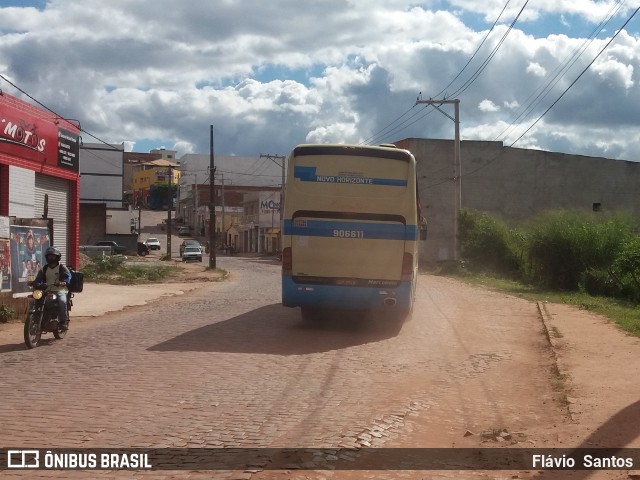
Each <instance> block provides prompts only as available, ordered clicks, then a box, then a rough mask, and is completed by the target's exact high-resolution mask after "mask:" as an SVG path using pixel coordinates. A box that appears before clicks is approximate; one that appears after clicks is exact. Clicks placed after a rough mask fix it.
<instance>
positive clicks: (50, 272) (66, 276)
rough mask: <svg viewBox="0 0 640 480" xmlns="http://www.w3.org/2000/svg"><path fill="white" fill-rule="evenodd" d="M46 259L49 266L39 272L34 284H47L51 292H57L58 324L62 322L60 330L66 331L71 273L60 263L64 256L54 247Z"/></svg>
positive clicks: (46, 253)
mask: <svg viewBox="0 0 640 480" xmlns="http://www.w3.org/2000/svg"><path fill="white" fill-rule="evenodd" d="M44 258H45V259H46V261H47V264H46V265H45V266H44V267H42V268H41V269H40V270H39V271H38V275H37V276H36V279H35V282H34V284H35V285H41V284H46V285H47V286H48V287H49V288H48V290H49V291H50V292H55V294H56V295H58V322H60V328H61V329H62V330H66V329H67V325H68V322H69V317H68V315H67V302H68V299H67V294H68V293H69V283H70V282H71V271H70V270H69V269H68V268H67V267H65V266H64V265H63V264H61V263H60V258H62V254H61V253H60V250H58V249H57V248H55V247H53V246H52V247H49V248H47V250H46V251H45V253H44Z"/></svg>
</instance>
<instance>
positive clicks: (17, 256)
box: [10, 225, 50, 296]
mask: <svg viewBox="0 0 640 480" xmlns="http://www.w3.org/2000/svg"><path fill="white" fill-rule="evenodd" d="M10 243H11V290H12V292H13V295H14V296H23V294H27V293H29V292H30V291H31V290H30V288H29V285H28V284H27V281H28V277H29V276H30V275H36V274H37V273H38V270H40V268H41V267H42V265H44V263H43V261H44V252H45V250H46V249H47V248H49V244H50V239H49V229H47V228H46V227H25V226H20V225H11V240H10Z"/></svg>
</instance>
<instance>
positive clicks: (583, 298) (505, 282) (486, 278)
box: [452, 273, 640, 337]
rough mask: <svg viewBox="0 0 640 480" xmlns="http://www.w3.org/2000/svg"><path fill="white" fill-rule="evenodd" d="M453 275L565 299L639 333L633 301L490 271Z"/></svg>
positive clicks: (639, 314)
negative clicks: (547, 285)
mask: <svg viewBox="0 0 640 480" xmlns="http://www.w3.org/2000/svg"><path fill="white" fill-rule="evenodd" d="M452 276H453V277H454V278H457V279H459V280H462V281H464V282H466V283H470V284H472V285H481V286H484V287H487V288H491V289H493V290H498V291H501V292H505V293H508V294H511V295H515V296H518V297H521V298H525V299H527V300H534V301H546V302H551V303H562V304H566V305H573V306H575V307H578V308H581V309H583V310H588V311H591V312H595V313H598V314H600V315H603V316H605V317H607V318H610V319H611V320H613V321H614V322H615V323H616V324H618V325H619V326H620V328H622V329H623V330H624V331H626V332H629V333H630V334H632V335H634V336H636V337H640V308H638V305H637V304H634V303H633V302H626V301H624V300H618V299H615V298H609V297H598V296H593V295H589V294H588V293H584V292H557V291H551V290H546V289H543V288H539V287H533V286H531V285H526V284H524V283H522V282H519V281H517V280H509V279H504V278H499V277H493V276H491V275H487V274H474V273H465V274H457V275H452Z"/></svg>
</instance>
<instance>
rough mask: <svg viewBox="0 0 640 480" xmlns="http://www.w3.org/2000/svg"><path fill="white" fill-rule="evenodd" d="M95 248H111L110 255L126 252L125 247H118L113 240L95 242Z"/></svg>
mask: <svg viewBox="0 0 640 480" xmlns="http://www.w3.org/2000/svg"><path fill="white" fill-rule="evenodd" d="M96 246H98V247H111V253H112V254H113V253H116V254H121V253H124V252H126V251H127V247H125V246H124V245H118V242H114V241H113V240H100V241H99V242H96Z"/></svg>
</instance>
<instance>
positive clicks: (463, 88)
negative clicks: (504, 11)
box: [449, 0, 529, 98]
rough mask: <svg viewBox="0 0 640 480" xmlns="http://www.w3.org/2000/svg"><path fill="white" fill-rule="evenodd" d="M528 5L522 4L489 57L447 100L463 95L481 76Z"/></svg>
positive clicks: (527, 0) (526, 2) (527, 1)
mask: <svg viewBox="0 0 640 480" xmlns="http://www.w3.org/2000/svg"><path fill="white" fill-rule="evenodd" d="M528 3H529V0H526V1H525V2H524V4H523V5H522V8H521V9H520V11H519V12H518V15H516V18H514V19H513V22H511V25H509V28H508V29H507V31H506V32H505V33H504V35H503V36H502V38H501V39H500V41H499V42H498V44H497V45H496V46H495V47H494V49H493V50H492V51H491V53H490V54H489V56H488V57H487V58H486V59H485V61H484V62H482V64H481V65H480V67H479V68H478V69H477V70H476V71H475V72H474V74H473V75H471V77H470V78H469V79H468V80H467V81H466V82H465V83H464V84H463V85H462V86H461V87H460V88H458V90H456V91H455V92H454V93H453V94H452V95H451V96H450V97H449V98H452V97H453V98H456V97H459V96H460V95H461V94H462V93H464V92H465V91H466V90H467V89H468V88H469V87H470V86H471V85H472V84H473V83H474V82H475V81H476V80H477V79H478V77H479V76H480V74H482V72H483V71H484V70H485V69H486V68H487V66H488V65H489V63H490V62H491V60H493V58H494V57H495V56H496V53H498V50H499V49H500V47H501V46H502V44H503V43H504V42H505V40H506V39H507V36H508V35H509V33H511V30H513V27H514V25H515V24H516V22H517V21H518V20H519V19H520V15H522V12H523V11H524V9H525V8H526V6H527V4H528Z"/></svg>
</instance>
